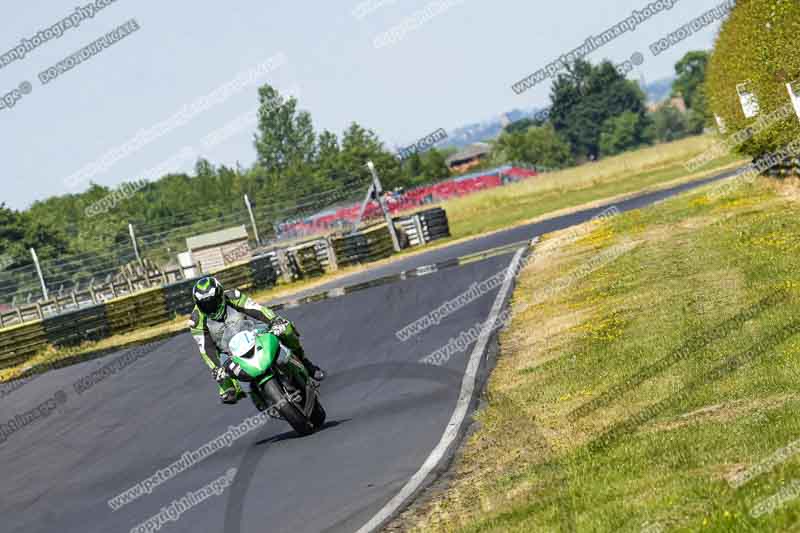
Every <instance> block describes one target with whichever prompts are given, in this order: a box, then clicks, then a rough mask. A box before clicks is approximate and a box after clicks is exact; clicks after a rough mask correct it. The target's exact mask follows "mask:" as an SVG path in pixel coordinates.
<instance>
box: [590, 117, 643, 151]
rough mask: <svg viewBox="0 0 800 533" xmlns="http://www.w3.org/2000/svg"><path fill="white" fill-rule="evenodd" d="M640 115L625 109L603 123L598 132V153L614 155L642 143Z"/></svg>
mask: <svg viewBox="0 0 800 533" xmlns="http://www.w3.org/2000/svg"><path fill="white" fill-rule="evenodd" d="M641 123H642V117H641V116H640V115H638V114H636V113H633V112H631V111H626V112H624V113H621V114H619V115H617V116H616V117H611V118H609V119H607V120H606V121H605V122H604V123H603V127H602V129H601V133H600V154H601V155H604V156H608V155H616V154H619V153H621V152H624V151H626V150H630V149H631V148H636V147H637V146H639V145H641V144H642V143H643V140H644V138H645V136H644V135H643V133H644V129H643V128H642V124H641Z"/></svg>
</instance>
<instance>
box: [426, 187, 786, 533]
mask: <svg viewBox="0 0 800 533" xmlns="http://www.w3.org/2000/svg"><path fill="white" fill-rule="evenodd" d="M792 187H793V188H792ZM797 187H798V185H797V183H795V184H794V185H793V186H789V185H780V186H779V185H775V184H771V183H768V182H767V181H766V180H764V181H760V182H758V183H757V184H755V185H751V186H743V187H741V188H739V189H737V190H735V191H733V192H731V193H730V194H728V195H726V196H723V197H720V198H717V199H714V200H712V199H710V198H709V197H708V196H706V195H705V194H704V193H703V192H700V191H698V192H694V193H690V194H687V195H683V196H681V197H678V198H675V199H672V200H669V201H667V202H665V203H662V204H659V205H658V206H655V207H651V208H648V209H644V210H641V211H636V212H632V213H628V214H625V215H621V216H619V217H616V218H614V219H612V220H611V221H609V222H607V223H605V224H603V225H595V226H593V229H592V231H590V232H589V233H588V234H586V235H584V236H583V237H580V238H578V239H577V240H575V239H570V238H569V237H568V236H567V234H565V233H564V232H561V233H558V234H554V235H551V236H548V238H547V239H546V242H545V246H544V247H543V248H544V249H546V250H547V251H546V252H540V255H539V257H537V259H535V260H534V261H533V262H532V263H531V264H530V265H529V266H528V267H527V268H526V269H525V270H524V271H523V273H522V274H521V276H520V280H519V283H518V286H517V289H516V290H515V293H514V297H513V305H514V306H515V308H516V310H517V314H516V315H515V318H514V322H513V324H512V326H511V327H510V328H509V329H508V330H506V331H504V332H503V334H502V335H501V341H500V342H501V354H500V357H499V361H498V365H497V368H496V369H495V371H494V373H493V375H492V377H491V379H490V383H489V386H488V398H489V403H488V407H487V408H486V409H484V410H482V411H481V412H480V413H479V414H478V415H477V419H478V422H479V429H478V431H477V432H476V433H475V434H473V435H472V436H471V437H470V438H469V439H468V441H467V442H466V444H465V446H464V449H463V455H462V457H461V458H460V459H459V460H458V461H457V464H456V467H455V470H456V471H455V476H456V481H455V482H454V483H453V484H452V486H451V487H450V490H449V491H448V492H447V493H445V494H444V495H443V496H441V497H439V498H437V499H435V500H434V502H433V503H432V504H430V505H428V506H427V508H426V509H425V510H424V512H423V518H422V519H421V520H419V521H417V525H416V528H417V530H419V531H470V532H479V531H480V532H488V531H492V532H494V531H503V532H505V531H520V532H523V531H525V532H527V531H557V530H567V529H569V524H570V523H572V524H574V526H575V528H576V529H577V531H642V530H647V529H645V528H650V529H649V530H651V531H662V530H663V531H667V530H670V531H671V530H677V531H720V532H722V531H786V530H788V529H789V528H790V527H791V526H792V525H793V524H795V523H796V522H798V521H800V497H799V498H796V499H792V500H791V501H789V502H787V503H786V504H785V506H784V507H781V508H780V509H778V510H776V511H774V512H773V513H771V514H767V515H764V516H761V517H759V518H754V517H752V516H750V511H751V509H753V507H754V506H755V505H756V504H757V503H758V502H760V501H763V500H764V499H765V498H768V497H770V496H771V495H773V494H775V493H776V492H777V491H778V490H780V489H781V487H784V486H787V485H788V484H790V483H791V482H792V480H795V479H797V480H800V453H798V454H797V455H796V456H792V457H790V458H789V459H788V460H786V461H785V462H783V463H781V464H779V465H777V466H775V467H774V468H771V469H769V471H767V472H765V473H763V474H762V475H760V476H758V477H756V478H754V479H753V480H751V481H750V482H749V483H747V484H745V485H744V486H741V487H739V488H738V489H737V488H734V487H733V486H731V485H730V484H729V483H728V481H727V480H728V479H730V477H731V476H733V475H734V474H736V473H737V472H741V471H742V470H744V469H747V468H749V467H751V466H752V465H755V464H757V463H758V462H759V461H761V460H764V459H766V458H767V457H769V456H770V454H772V453H773V452H775V451H776V450H778V449H780V448H783V447H785V446H787V445H789V444H790V443H792V442H793V441H795V440H797V439H800V417H798V416H797V415H796V414H795V413H796V412H797V411H798V408H800V392H798V381H799V380H800V280H799V279H798V266H800V262H798V257H800V239H798V238H797V236H798V234H800V217H798V213H800V209H798V208H800V193H799V192H798V188H797ZM628 239H629V240H630V242H631V243H632V244H633V247H632V248H631V249H630V250H628V251H627V252H625V253H621V255H619V256H618V257H616V259H614V260H612V261H610V262H606V263H605V264H604V265H602V266H601V268H598V269H596V270H594V271H592V272H591V273H589V274H588V275H584V274H580V272H581V270H579V269H580V267H581V265H585V264H586V262H587V261H588V260H590V259H592V258H594V257H596V256H597V254H598V253H600V252H602V251H607V250H610V249H612V247H614V246H616V245H619V244H620V243H621V242H625V241H626V240H628ZM573 274H574V275H573ZM564 278H567V279H570V280H571V281H570V284H569V285H568V286H567V287H565V288H564V289H563V290H560V291H558V292H556V293H555V294H553V295H551V296H550V297H549V298H548V299H546V300H544V301H540V300H541V298H538V299H537V297H536V295H537V294H542V291H543V290H545V289H546V288H547V287H548V286H549V285H550V284H552V283H553V282H554V281H555V280H559V279H564ZM773 293H777V294H779V295H782V296H781V297H780V298H782V299H779V301H778V302H777V303H776V302H771V303H770V305H764V306H761V307H758V308H756V309H755V310H752V311H751V312H750V315H749V316H748V318H749V319H748V320H737V321H735V322H733V324H732V325H728V326H725V327H720V326H719V325H720V324H723V323H724V321H725V320H726V319H730V318H731V317H734V316H735V315H737V314H738V313H741V312H742V311H745V310H747V309H751V308H752V307H753V305H754V304H755V303H756V302H759V301H760V300H762V299H763V298H765V297H766V296H767V295H769V294H773ZM684 343H687V345H688V346H689V348H688V349H687V350H685V351H684V352H683V355H682V356H670V354H674V353H675V351H676V350H677V349H679V348H680V347H681V345H682V344H684ZM648 368H649V369H650V370H649V371H648V370H647V369H648ZM637 373H642V374H639V375H643V376H644V378H643V379H637ZM609 390H612V391H613V392H612V393H611V394H608V395H607V396H603V395H604V393H606V392H607V391H609ZM601 397H603V398H607V400H606V401H604V402H599V403H597V404H596V408H595V409H594V410H592V411H590V412H584V413H583V414H584V416H573V415H571V413H573V411H574V410H576V409H578V408H579V407H581V406H582V405H584V404H586V403H587V402H589V401H592V400H596V399H597V398H601ZM609 434H610V435H611V436H610V437H609V438H607V439H604V438H603V437H602V436H603V435H609ZM798 449H799V450H800V448H798ZM798 495H800V490H799V491H798ZM416 512H417V514H419V513H420V511H416Z"/></svg>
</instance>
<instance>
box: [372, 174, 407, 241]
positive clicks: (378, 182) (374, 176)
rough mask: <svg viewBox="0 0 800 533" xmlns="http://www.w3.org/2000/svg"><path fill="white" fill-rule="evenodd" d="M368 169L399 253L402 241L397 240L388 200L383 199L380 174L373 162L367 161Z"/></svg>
mask: <svg viewBox="0 0 800 533" xmlns="http://www.w3.org/2000/svg"><path fill="white" fill-rule="evenodd" d="M367 167H368V168H369V171H370V172H371V173H372V185H373V188H374V189H375V197H376V198H377V199H378V205H380V206H381V211H383V218H385V219H386V225H387V226H389V234H390V235H391V236H392V244H393V245H394V251H395V252H399V251H400V241H399V240H397V230H396V229H395V227H394V222H392V215H390V214H389V210H388V209H387V208H386V200H384V198H383V187H381V180H380V178H378V172H377V171H376V170H375V164H374V163H373V162H372V161H367Z"/></svg>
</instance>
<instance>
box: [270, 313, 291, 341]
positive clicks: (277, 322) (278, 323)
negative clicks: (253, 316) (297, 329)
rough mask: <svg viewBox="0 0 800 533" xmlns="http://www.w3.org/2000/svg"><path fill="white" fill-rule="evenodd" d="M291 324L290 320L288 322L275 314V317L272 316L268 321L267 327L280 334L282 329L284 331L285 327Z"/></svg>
mask: <svg viewBox="0 0 800 533" xmlns="http://www.w3.org/2000/svg"><path fill="white" fill-rule="evenodd" d="M291 324H292V323H291V322H289V321H288V320H286V319H285V318H283V317H280V316H276V317H275V318H273V319H272V321H271V322H270V323H269V329H270V331H272V332H273V333H274V334H276V335H278V336H280V335H283V332H284V331H286V329H287V328H288V327H289V326H290V325H291Z"/></svg>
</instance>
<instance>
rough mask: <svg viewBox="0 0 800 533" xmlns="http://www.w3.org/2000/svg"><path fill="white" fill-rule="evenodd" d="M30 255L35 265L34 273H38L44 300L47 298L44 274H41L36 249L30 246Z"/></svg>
mask: <svg viewBox="0 0 800 533" xmlns="http://www.w3.org/2000/svg"><path fill="white" fill-rule="evenodd" d="M31 257H33V264H34V265H36V273H37V274H39V282H40V283H41V284H42V295H43V296H44V300H45V301H47V300H49V299H50V298H49V296H48V295H47V285H46V284H45V282H44V276H43V275H42V267H41V265H39V258H38V257H37V256H36V250H34V249H33V248H31Z"/></svg>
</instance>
